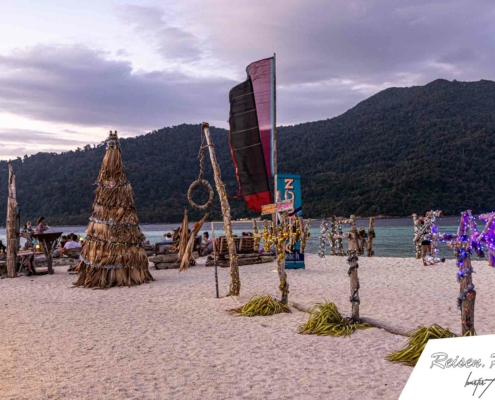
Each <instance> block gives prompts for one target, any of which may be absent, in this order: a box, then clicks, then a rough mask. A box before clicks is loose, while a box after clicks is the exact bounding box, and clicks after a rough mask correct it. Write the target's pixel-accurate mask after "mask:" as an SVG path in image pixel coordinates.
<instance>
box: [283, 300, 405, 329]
mask: <svg viewBox="0 0 495 400" xmlns="http://www.w3.org/2000/svg"><path fill="white" fill-rule="evenodd" d="M289 305H290V306H291V307H294V308H295V309H296V310H299V311H302V312H310V311H311V309H312V308H313V306H309V305H304V304H302V303H295V302H289ZM342 316H343V317H346V318H350V317H351V315H350V314H346V313H342ZM360 320H361V321H362V322H366V323H367V324H369V325H371V326H373V327H375V328H380V329H384V330H386V331H387V332H390V333H393V334H394V335H401V336H406V337H411V335H410V334H409V332H411V331H412V330H413V329H415V327H412V326H409V327H407V326H402V325H396V324H391V323H389V322H385V321H380V320H377V319H374V318H368V317H360Z"/></svg>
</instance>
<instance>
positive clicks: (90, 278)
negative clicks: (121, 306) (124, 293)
mask: <svg viewBox="0 0 495 400" xmlns="http://www.w3.org/2000/svg"><path fill="white" fill-rule="evenodd" d="M106 145H107V151H106V154H105V157H104V158H103V162H102V164H101V169H100V174H99V176H98V180H97V181H96V185H98V186H97V188H96V190H95V192H94V193H95V195H96V198H95V201H94V203H93V211H92V215H91V218H90V219H89V221H90V222H89V224H88V229H87V230H86V234H87V236H86V240H85V243H84V246H83V249H82V251H81V257H80V259H79V261H78V264H77V265H76V266H75V268H74V269H75V270H76V271H77V274H78V279H77V282H75V283H74V285H75V286H81V287H87V288H110V287H113V286H133V285H140V284H142V283H146V282H150V281H152V280H153V277H152V276H151V274H150V272H149V270H148V257H147V256H146V252H145V250H144V247H143V242H144V240H145V236H144V235H143V233H142V232H141V229H140V228H139V220H138V217H137V214H136V208H135V205H134V193H133V191H132V187H131V184H130V183H129V181H128V180H127V177H126V174H125V171H124V164H123V162H122V154H121V151H120V143H119V139H118V137H117V131H115V132H112V131H110V135H109V136H108V138H107V139H106Z"/></svg>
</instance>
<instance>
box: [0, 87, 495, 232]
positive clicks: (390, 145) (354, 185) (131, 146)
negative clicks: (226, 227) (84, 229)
mask: <svg viewBox="0 0 495 400" xmlns="http://www.w3.org/2000/svg"><path fill="white" fill-rule="evenodd" d="M116 128H117V129H118V127H116ZM211 132H212V135H213V140H214V142H215V149H216V152H217V157H218V159H219V163H220V167H221V169H222V178H223V180H224V182H225V183H226V184H227V190H228V192H229V194H232V195H233V194H236V192H237V182H236V180H235V173H234V167H233V163H232V160H231V156H230V150H229V146H228V138H227V131H226V130H224V129H216V128H212V129H211ZM105 138H106V133H105V132H102V140H104V139H105ZM494 145H495V82H492V81H484V80H482V81H479V82H469V83H467V82H457V81H453V82H449V81H446V80H436V81H434V82H431V83H429V84H428V85H425V86H417V87H411V88H390V89H387V90H384V91H382V92H380V93H378V94H376V95H375V96H372V97H370V98H369V99H367V100H365V101H363V102H361V103H359V104H358V105H357V106H355V107H354V108H352V109H351V110H349V111H347V112H346V113H344V114H343V115H341V116H338V117H336V118H332V119H327V120H324V121H317V122H308V123H304V124H299V125H295V126H285V127H280V128H278V163H279V171H280V172H287V173H297V174H300V175H301V177H302V187H303V209H304V214H305V215H306V216H309V217H321V216H330V215H332V214H337V215H349V214H351V213H355V214H357V215H360V216H369V215H378V214H384V215H395V216H406V215H410V214H411V213H413V212H424V211H425V210H426V209H430V208H440V209H443V210H444V212H445V213H446V214H457V213H459V212H460V211H461V209H466V208H471V209H473V211H475V212H479V211H491V210H492V209H493V208H495V207H494V205H495V190H494V184H493V182H495V171H492V160H493V157H492V154H491V152H492V151H493V150H494V149H495V146H494ZM199 146H200V128H199V125H185V124H184V125H180V126H175V127H172V128H164V129H160V130H159V131H154V132H152V133H149V134H146V135H143V136H139V137H136V138H132V139H122V140H121V147H122V152H123V159H124V163H125V166H126V172H127V176H128V178H129V180H130V182H131V184H132V186H133V188H134V192H135V201H136V205H137V208H138V216H139V217H140V219H141V221H142V222H177V221H180V220H181V219H182V215H183V210H184V208H189V209H190V207H189V206H188V202H187V199H186V193H187V189H188V187H189V185H190V183H191V182H192V181H194V180H195V179H197V177H198V173H199V161H198V158H197V155H198V150H199ZM104 153H105V148H104V146H102V145H101V146H98V147H96V148H90V147H89V146H87V147H86V148H84V149H79V150H77V151H70V152H67V153H63V154H47V153H39V154H36V155H34V156H30V157H25V158H24V159H20V158H18V159H17V160H14V161H13V162H12V164H13V166H14V169H15V171H16V174H17V183H18V185H17V186H18V201H19V203H20V205H21V208H22V216H23V220H25V219H27V218H31V219H34V218H36V217H37V216H39V215H44V216H46V217H47V221H48V222H49V223H51V224H62V223H65V224H85V223H86V222H87V218H88V217H89V216H90V214H91V204H92V202H93V198H94V197H93V193H92V192H93V190H94V186H92V184H93V182H94V181H95V180H96V177H97V175H98V171H99V167H100V163H101V160H102V158H103V155H104ZM206 156H207V158H206V163H205V164H206V178H207V179H208V180H209V181H210V183H211V184H212V185H213V183H214V182H213V175H212V170H211V165H210V161H209V156H208V154H207V155H206ZM7 179H8V172H7V163H6V162H0V210H5V212H0V224H1V225H4V223H5V215H6V203H7ZM231 208H232V213H233V216H234V217H235V218H239V217H247V216H253V215H254V214H252V213H250V212H249V211H248V210H247V209H246V207H245V205H244V200H242V199H235V200H231ZM210 212H211V217H212V218H215V219H217V220H218V219H220V218H221V214H220V207H219V202H218V197H216V200H215V202H214V206H212V207H211V208H210ZM190 216H191V218H192V219H197V218H198V217H199V216H200V213H198V212H194V211H192V210H191V211H190Z"/></svg>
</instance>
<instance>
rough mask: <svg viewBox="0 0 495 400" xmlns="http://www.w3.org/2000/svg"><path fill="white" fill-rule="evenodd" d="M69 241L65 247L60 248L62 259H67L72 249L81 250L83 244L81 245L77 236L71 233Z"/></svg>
mask: <svg viewBox="0 0 495 400" xmlns="http://www.w3.org/2000/svg"><path fill="white" fill-rule="evenodd" d="M67 237H68V239H69V240H68V241H67V242H66V243H65V245H64V247H61V248H60V255H61V256H62V257H67V251H68V250H70V249H80V248H81V247H82V246H81V243H79V240H78V238H77V235H74V234H73V233H69V235H68V236H67Z"/></svg>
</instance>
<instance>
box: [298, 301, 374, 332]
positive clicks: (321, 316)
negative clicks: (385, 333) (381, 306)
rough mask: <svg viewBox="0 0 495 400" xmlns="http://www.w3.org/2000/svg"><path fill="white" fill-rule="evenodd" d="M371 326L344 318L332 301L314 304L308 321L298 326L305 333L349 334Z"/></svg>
mask: <svg viewBox="0 0 495 400" xmlns="http://www.w3.org/2000/svg"><path fill="white" fill-rule="evenodd" d="M367 328H371V326H370V325H368V324H365V323H361V322H356V321H354V320H352V319H351V318H345V317H343V316H342V314H340V312H339V309H338V308H337V306H336V305H335V304H334V303H329V302H327V301H325V302H324V303H318V304H316V305H315V306H314V307H313V308H312V309H311V311H310V313H309V319H308V322H306V323H305V324H304V325H303V326H301V327H300V328H299V333H302V334H305V335H326V336H335V337H339V336H344V337H346V336H350V335H351V334H352V333H353V332H354V331H355V330H356V329H367Z"/></svg>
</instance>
